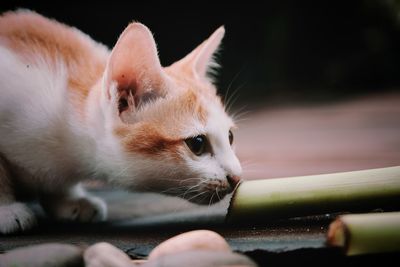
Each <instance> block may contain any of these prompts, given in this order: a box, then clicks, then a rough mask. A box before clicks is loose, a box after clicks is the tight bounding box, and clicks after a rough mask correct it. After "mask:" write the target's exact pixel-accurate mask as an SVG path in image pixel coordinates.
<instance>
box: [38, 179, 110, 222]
mask: <svg viewBox="0 0 400 267" xmlns="http://www.w3.org/2000/svg"><path fill="white" fill-rule="evenodd" d="M40 203H41V204H42V207H43V208H44V210H45V211H46V212H47V214H49V215H50V216H52V217H54V218H56V219H58V220H63V221H77V222H96V221H104V220H105V219H106V217H107V205H106V203H105V202H104V201H103V200H102V199H100V198H98V197H95V196H91V195H90V194H89V193H87V192H86V191H85V189H84V188H83V187H82V186H81V185H80V184H78V185H76V186H74V187H72V188H70V189H69V190H67V191H65V192H62V193H54V194H46V195H43V196H42V197H41V199H40Z"/></svg>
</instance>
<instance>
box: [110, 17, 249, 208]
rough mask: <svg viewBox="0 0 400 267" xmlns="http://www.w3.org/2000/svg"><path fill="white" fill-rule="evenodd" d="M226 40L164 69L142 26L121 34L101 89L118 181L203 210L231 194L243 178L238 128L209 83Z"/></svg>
mask: <svg viewBox="0 0 400 267" xmlns="http://www.w3.org/2000/svg"><path fill="white" fill-rule="evenodd" d="M223 36H224V28H223V27H221V28H219V29H217V30H216V31H215V32H214V33H213V34H212V35H211V36H210V37H209V38H208V39H207V40H206V41H204V42H203V43H202V44H200V45H199V46H198V47H197V48H196V49H195V50H193V51H192V52H191V53H190V54H189V55H187V56H186V57H185V58H183V59H181V60H180V61H177V62H176V63H174V64H172V65H171V66H169V67H165V68H163V67H162V66H161V64H160V61H159V58H158V55H157V49H156V44H155V41H154V39H153V36H152V34H151V32H150V31H149V30H148V29H147V28H146V27H145V26H144V25H142V24H139V23H132V24H130V25H129V26H128V27H127V28H126V29H125V31H124V32H123V33H122V35H121V36H120V38H119V40H118V42H117V44H116V45H115V47H114V48H113V50H112V52H111V55H110V58H109V61H108V64H107V68H106V71H105V75H104V81H103V89H104V99H105V104H104V105H106V108H107V109H108V111H109V114H111V119H110V121H109V123H108V124H109V127H110V128H111V129H112V134H113V135H114V137H115V138H116V140H117V143H118V144H119V147H120V149H121V152H120V155H121V156H120V158H118V159H116V161H118V162H119V163H120V166H121V167H120V168H121V170H119V171H117V172H116V173H115V176H116V177H115V181H117V182H118V183H120V184H121V185H123V186H125V187H128V188H132V189H136V190H147V191H156V192H163V193H166V194H171V195H177V196H180V197H183V198H185V199H188V200H190V201H192V202H195V203H202V204H208V203H213V202H216V201H218V200H219V199H221V198H222V197H224V196H225V195H226V194H227V193H229V192H231V191H232V190H233V187H234V186H235V185H236V184H237V183H238V181H239V177H240V175H241V172H242V170H241V165H240V163H239V160H238V159H237V157H236V155H235V152H234V149H233V147H234V144H233V142H234V140H233V139H234V138H233V131H234V129H235V124H234V122H233V120H232V118H231V117H230V116H229V115H228V114H227V113H226V111H225V108H224V106H223V103H222V101H221V99H220V97H219V96H218V95H217V90H216V88H215V87H214V85H213V84H212V81H211V80H210V78H209V77H208V76H207V73H208V71H209V70H210V67H213V66H214V64H215V63H214V61H213V55H214V53H215V52H216V50H217V49H218V47H219V45H220V42H221V40H222V38H223Z"/></svg>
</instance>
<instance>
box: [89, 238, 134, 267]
mask: <svg viewBox="0 0 400 267" xmlns="http://www.w3.org/2000/svg"><path fill="white" fill-rule="evenodd" d="M83 258H84V261H85V267H103V266H104V267H133V266H136V265H135V264H134V263H132V261H131V259H130V258H129V257H128V255H126V254H125V253H124V252H123V251H122V250H120V249H119V248H117V247H114V246H113V245H111V244H109V243H105V242H101V243H97V244H94V245H92V246H90V247H89V248H87V249H86V250H85V252H84V254H83Z"/></svg>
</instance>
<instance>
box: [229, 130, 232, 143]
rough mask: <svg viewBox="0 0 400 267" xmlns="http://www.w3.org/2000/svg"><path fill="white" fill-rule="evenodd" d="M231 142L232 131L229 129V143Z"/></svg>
mask: <svg viewBox="0 0 400 267" xmlns="http://www.w3.org/2000/svg"><path fill="white" fill-rule="evenodd" d="M232 143H233V133H232V131H229V144H231V145H232Z"/></svg>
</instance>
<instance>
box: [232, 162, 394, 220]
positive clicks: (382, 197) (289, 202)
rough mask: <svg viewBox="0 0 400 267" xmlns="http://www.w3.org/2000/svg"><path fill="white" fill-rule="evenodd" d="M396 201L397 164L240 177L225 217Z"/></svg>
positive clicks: (305, 213)
mask: <svg viewBox="0 0 400 267" xmlns="http://www.w3.org/2000/svg"><path fill="white" fill-rule="evenodd" d="M399 201H400V167H389V168H382V169H371V170H363V171H354V172H343V173H333V174H323V175H312V176H300V177H292V178H278V179H266V180H253V181H244V182H242V183H241V184H240V185H239V186H238V187H237V189H236V190H235V192H234V194H233V197H232V199H231V203H230V207H229V209H228V215H227V221H249V220H250V219H255V220H270V219H280V218H289V217H299V216H308V215H316V214H325V213H332V212H343V211H371V210H372V209H374V208H383V207H386V206H390V205H399V203H400V202H399Z"/></svg>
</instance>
